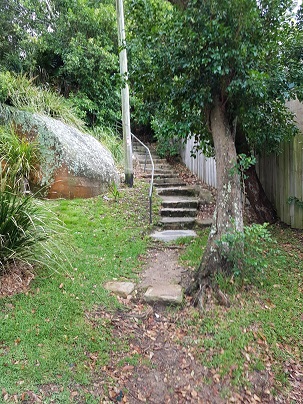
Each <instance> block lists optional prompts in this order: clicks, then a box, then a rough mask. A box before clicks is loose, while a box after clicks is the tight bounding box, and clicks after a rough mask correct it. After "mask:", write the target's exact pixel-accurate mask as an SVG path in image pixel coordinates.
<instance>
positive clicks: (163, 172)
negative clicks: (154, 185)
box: [146, 167, 176, 178]
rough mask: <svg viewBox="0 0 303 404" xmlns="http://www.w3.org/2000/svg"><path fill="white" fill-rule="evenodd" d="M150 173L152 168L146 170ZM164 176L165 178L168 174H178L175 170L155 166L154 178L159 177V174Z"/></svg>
mask: <svg viewBox="0 0 303 404" xmlns="http://www.w3.org/2000/svg"><path fill="white" fill-rule="evenodd" d="M146 171H147V172H148V173H149V174H151V170H146ZM161 175H162V176H163V177H164V178H165V177H166V176H170V175H173V176H175V175H176V174H174V172H173V171H172V170H165V169H161V168H160V169H158V168H157V167H155V171H154V178H156V177H159V176H161Z"/></svg>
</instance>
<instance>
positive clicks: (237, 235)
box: [217, 223, 273, 277]
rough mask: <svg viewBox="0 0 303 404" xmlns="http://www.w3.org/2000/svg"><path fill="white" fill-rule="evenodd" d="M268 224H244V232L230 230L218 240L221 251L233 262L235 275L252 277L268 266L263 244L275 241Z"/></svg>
mask: <svg viewBox="0 0 303 404" xmlns="http://www.w3.org/2000/svg"><path fill="white" fill-rule="evenodd" d="M267 226H268V223H264V224H262V225H260V224H253V225H251V226H244V231H243V232H240V231H233V232H229V233H227V234H225V235H224V236H223V237H222V238H221V240H220V241H218V242H217V244H218V245H219V247H220V253H221V254H222V255H223V256H224V257H225V258H226V259H227V261H229V262H231V263H232V267H233V274H234V275H236V276H248V277H250V276H251V275H254V274H255V273H256V271H260V272H262V271H263V269H264V268H266V267H267V262H266V257H265V256H264V248H263V246H264V245H265V244H267V243H272V242H273V240H272V238H271V234H270V232H269V231H268V229H267ZM267 245H268V244H267Z"/></svg>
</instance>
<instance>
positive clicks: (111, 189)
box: [108, 182, 120, 202]
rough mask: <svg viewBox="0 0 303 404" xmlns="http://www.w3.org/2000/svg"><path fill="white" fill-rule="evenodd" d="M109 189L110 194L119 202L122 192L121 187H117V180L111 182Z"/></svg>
mask: <svg viewBox="0 0 303 404" xmlns="http://www.w3.org/2000/svg"><path fill="white" fill-rule="evenodd" d="M108 189H109V193H110V195H112V196H113V198H114V201H115V202H118V200H119V198H120V192H119V189H118V187H117V184H116V183H115V182H113V183H111V184H110V186H109V188H108Z"/></svg>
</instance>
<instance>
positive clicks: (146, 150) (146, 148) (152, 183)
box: [131, 133, 155, 224]
mask: <svg viewBox="0 0 303 404" xmlns="http://www.w3.org/2000/svg"><path fill="white" fill-rule="evenodd" d="M131 136H132V138H134V139H136V140H137V142H139V143H140V144H141V145H142V146H143V147H144V148H145V163H144V172H145V169H146V161H147V154H149V158H150V162H151V166H152V174H151V180H150V187H149V195H148V198H149V223H150V224H152V196H153V186H154V172H155V166H154V162H153V158H152V155H151V152H150V150H149V148H148V147H147V146H146V145H145V144H144V143H143V142H141V140H139V139H138V138H137V137H136V136H135V135H134V134H133V133H131Z"/></svg>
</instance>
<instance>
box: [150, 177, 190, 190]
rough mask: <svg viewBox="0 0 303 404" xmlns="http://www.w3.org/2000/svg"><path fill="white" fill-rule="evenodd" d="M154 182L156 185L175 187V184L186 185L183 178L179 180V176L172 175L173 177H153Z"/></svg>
mask: <svg viewBox="0 0 303 404" xmlns="http://www.w3.org/2000/svg"><path fill="white" fill-rule="evenodd" d="M155 183H157V185H159V186H161V185H162V186H163V188H164V187H166V186H171V187H175V186H178V185H179V186H183V185H186V184H185V182H183V180H181V178H179V177H174V178H166V177H164V178H155Z"/></svg>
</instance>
